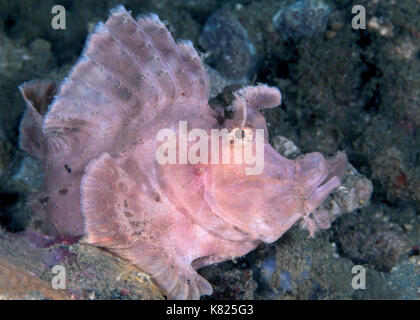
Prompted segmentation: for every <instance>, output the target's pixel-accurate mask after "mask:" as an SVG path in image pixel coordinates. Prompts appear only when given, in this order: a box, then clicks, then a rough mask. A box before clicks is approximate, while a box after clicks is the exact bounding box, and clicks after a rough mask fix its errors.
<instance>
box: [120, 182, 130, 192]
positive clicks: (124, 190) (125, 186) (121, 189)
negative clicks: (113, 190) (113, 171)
mask: <svg viewBox="0 0 420 320" xmlns="http://www.w3.org/2000/svg"><path fill="white" fill-rule="evenodd" d="M118 189H119V190H120V191H121V192H123V193H126V192H127V191H128V190H129V188H128V186H127V184H126V183H125V182H123V181H120V182H119V183H118Z"/></svg>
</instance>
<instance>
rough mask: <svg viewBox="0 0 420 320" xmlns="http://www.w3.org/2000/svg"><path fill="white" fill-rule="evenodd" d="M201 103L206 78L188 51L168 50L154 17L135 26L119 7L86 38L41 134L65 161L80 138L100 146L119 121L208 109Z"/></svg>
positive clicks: (184, 45)
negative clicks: (184, 109)
mask: <svg viewBox="0 0 420 320" xmlns="http://www.w3.org/2000/svg"><path fill="white" fill-rule="evenodd" d="M208 97H209V81H208V77H207V74H206V71H205V69H204V66H203V63H202V61H201V59H200V57H199V55H198V54H197V52H196V51H195V49H194V47H193V46H192V44H191V43H190V42H186V41H183V42H179V43H178V44H177V43H175V41H174V39H173V38H172V36H171V34H170V33H169V31H168V30H167V28H166V27H165V25H164V24H163V23H162V22H161V21H160V20H159V18H158V17H157V15H154V14H152V15H147V16H141V17H139V18H138V19H137V20H135V19H133V17H132V16H131V14H130V13H129V12H128V11H127V10H125V8H124V7H122V6H119V7H117V8H116V9H113V10H112V11H111V15H110V17H109V18H108V20H107V21H106V22H105V23H99V24H98V25H97V27H96V28H95V30H94V32H93V33H92V34H91V35H90V36H89V38H88V40H87V42H86V45H85V49H84V51H83V54H82V57H81V58H80V60H79V61H78V62H77V64H76V65H75V66H74V68H73V69H72V71H71V72H70V74H69V76H68V77H67V78H66V79H65V80H64V81H63V83H62V84H61V86H60V88H59V91H58V94H57V96H56V97H55V99H54V101H53V103H52V104H51V106H50V109H49V112H48V114H47V115H46V117H45V120H44V125H43V130H44V133H45V134H46V137H47V138H48V144H49V147H50V148H52V149H54V150H53V151H54V153H58V154H63V153H64V154H67V153H69V152H71V151H74V150H75V149H77V148H78V146H79V147H80V144H81V143H82V140H87V139H84V136H85V135H89V136H90V137H94V138H93V140H94V141H92V140H90V141H89V144H95V145H104V144H106V143H109V139H110V137H111V138H112V137H115V134H116V131H118V130H121V127H122V126H123V125H124V123H125V122H126V121H127V119H139V118H141V119H143V120H144V121H145V122H150V121H160V120H159V117H158V116H157V115H159V114H165V112H167V108H171V107H177V108H182V105H192V104H194V105H196V106H197V107H199V108H200V107H203V108H208V105H207V101H208ZM180 112H182V110H180ZM207 112H208V110H207ZM82 148H83V146H82ZM105 149H106V148H105Z"/></svg>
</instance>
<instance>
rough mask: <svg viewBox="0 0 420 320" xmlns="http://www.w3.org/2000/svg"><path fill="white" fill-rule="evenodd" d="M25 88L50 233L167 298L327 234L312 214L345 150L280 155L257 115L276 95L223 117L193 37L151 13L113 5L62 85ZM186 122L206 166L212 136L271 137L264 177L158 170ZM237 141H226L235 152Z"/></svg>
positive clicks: (205, 287)
mask: <svg viewBox="0 0 420 320" xmlns="http://www.w3.org/2000/svg"><path fill="white" fill-rule="evenodd" d="M20 90H21V93H22V95H23V97H24V99H25V102H26V104H27V111H26V114H25V116H24V118H23V120H22V123H21V128H20V129H21V136H20V144H21V147H22V148H23V149H24V150H26V151H28V152H29V153H30V154H31V155H33V156H35V157H38V158H40V159H42V161H43V163H44V166H45V188H46V190H45V192H46V195H45V196H46V198H47V199H48V200H47V204H46V218H47V221H48V223H49V225H50V226H51V227H52V229H53V230H54V232H55V233H56V234H58V235H68V236H83V237H84V238H83V239H84V241H85V242H87V243H89V244H92V245H96V246H100V247H103V248H106V249H108V250H109V251H111V252H113V253H115V254H116V255H118V256H120V257H122V258H124V259H127V260H129V261H131V262H132V263H133V264H135V265H137V266H138V267H139V268H141V269H142V270H144V271H145V272H147V273H149V274H150V275H151V276H152V277H153V279H154V280H155V281H156V283H157V285H158V286H159V287H160V289H161V290H162V292H163V293H165V294H166V295H167V296H168V298H172V299H198V298H199V297H200V296H201V295H208V294H211V293H212V287H211V285H210V284H209V283H208V282H207V281H206V280H205V279H204V278H203V277H201V276H200V275H199V274H198V273H197V272H196V270H197V269H198V268H201V267H204V266H207V265H210V264H214V263H218V262H221V261H225V260H229V259H232V258H234V257H238V256H242V255H244V254H246V253H248V252H249V251H251V250H253V249H255V248H256V246H257V245H258V244H259V243H260V241H264V242H267V243H271V242H273V241H276V240H277V239H278V238H279V237H280V236H281V235H282V234H283V233H285V232H286V231H287V230H288V229H289V228H290V227H291V226H292V225H293V224H294V223H295V222H297V221H298V220H300V219H301V218H303V219H304V221H303V225H304V226H305V227H306V228H307V229H308V230H309V232H310V234H311V235H313V234H314V232H315V231H316V230H317V229H319V228H328V227H329V219H328V214H326V212H325V211H323V210H317V207H318V206H319V205H320V204H321V203H322V202H323V201H324V199H325V198H326V197H327V196H328V195H329V194H330V193H331V191H332V190H333V189H335V188H337V187H338V186H340V184H341V177H342V175H343V173H344V171H345V169H346V166H347V159H346V157H345V155H344V154H342V153H338V154H337V155H336V157H335V158H333V159H331V160H326V159H324V157H323V156H322V155H321V154H320V153H310V154H307V155H305V156H304V157H303V158H301V159H298V160H289V159H286V158H284V157H282V156H281V155H280V154H278V153H277V152H276V151H275V150H274V149H273V148H272V147H271V146H270V144H269V143H268V135H267V126H266V122H265V118H264V116H263V115H262V113H261V112H260V111H259V109H264V108H273V107H276V106H277V105H279V104H280V101H281V95H280V92H279V90H278V89H277V88H272V87H268V86H265V85H258V86H249V87H245V88H242V89H241V90H240V91H238V92H237V93H235V100H234V102H233V103H232V106H231V108H232V109H233V110H234V111H235V114H234V117H233V118H231V119H226V120H225V121H220V113H219V114H217V113H216V112H215V111H214V110H213V109H211V108H210V107H209V104H208V100H209V79H208V76H207V73H206V70H205V68H204V66H203V63H202V61H201V59H200V56H199V55H198V54H197V51H196V50H195V49H194V47H193V45H192V44H191V42H189V41H180V42H175V41H174V39H173V38H172V36H171V34H170V33H169V31H168V30H167V28H166V27H165V25H164V24H163V23H162V22H161V21H160V20H159V18H158V17H157V16H156V15H148V16H140V17H139V18H138V19H137V20H135V19H133V17H132V16H131V14H130V13H129V12H127V11H126V10H125V8H124V7H122V6H120V7H117V8H116V9H114V10H112V12H111V15H110V17H109V19H108V20H107V21H106V23H100V24H99V25H98V26H97V27H96V29H95V30H94V32H93V33H92V34H91V35H90V36H89V38H88V40H87V42H86V45H85V49H84V51H83V53H82V56H81V58H80V59H79V61H78V62H77V64H76V65H75V66H74V67H73V69H72V70H71V72H70V74H69V76H68V77H67V78H65V79H64V81H63V82H62V83H61V85H60V86H59V88H58V89H57V90H56V88H55V86H54V84H53V83H52V82H50V81H47V80H43V81H32V82H28V83H25V84H23V85H21V86H20ZM56 91H57V92H56ZM53 96H54V98H53ZM180 121H182V122H183V123H186V124H187V126H188V129H187V130H188V132H191V130H192V129H193V128H200V129H201V131H199V134H196V135H195V138H194V139H193V140H194V141H191V139H190V138H189V139H188V141H187V142H186V144H185V146H184V147H185V148H187V149H188V152H190V151H191V149H192V148H195V149H194V150H195V154H196V155H198V156H199V157H201V156H204V155H205V153H204V151H203V150H202V149H200V150H197V146H196V144H195V139H196V138H197V137H198V138H201V141H200V143H201V144H200V145H201V146H203V144H202V143H203V141H204V142H205V143H204V144H205V145H210V144H211V143H210V130H211V129H222V128H226V130H228V132H229V134H231V133H232V132H235V130H236V132H238V130H239V131H240V132H241V134H240V135H243V134H244V132H249V131H250V130H251V131H252V130H256V129H260V130H264V135H263V136H262V140H261V141H262V148H260V150H257V149H258V148H257V147H255V145H257V144H256V143H255V145H254V144H253V145H254V146H253V147H252V151H253V152H260V153H261V152H262V153H263V156H264V158H263V159H264V160H263V161H264V163H263V164H264V166H263V168H262V170H261V172H259V174H247V173H246V170H245V169H246V168H247V167H249V165H248V164H246V163H230V162H229V163H225V162H222V163H218V164H217V163H216V164H214V163H210V161H208V163H205V162H206V161H201V162H198V163H197V162H196V161H195V162H194V163H193V162H192V161H187V162H183V161H181V160H182V159H181V156H177V155H176V157H178V159H177V160H178V162H177V164H170V163H167V164H161V163H159V162H158V160H157V151H158V149H159V147H160V146H162V143H163V141H166V142H167V141H169V136H168V138H167V140H162V141H159V139H158V138H157V136H158V134H159V132H160V130H161V129H163V128H166V129H170V130H173V132H174V135H175V137H178V136H179V135H180V133H179V132H180V131H179V129H180V124H181V122H180ZM206 133H207V134H206ZM235 134H236V133H235ZM246 135H247V136H248V137H249V134H248V133H247V134H246ZM227 136H228V138H229V137H231V138H232V135H230V136H229V135H227ZM206 139H207V140H206ZM238 140H239V138H238ZM254 140H256V139H255V138H251V142H252V141H254ZM216 145H217V144H216ZM233 145H234V143H232V141H230V143H228V144H227V146H228V150H229V152H228V153H229V154H230V153H232V154H233V153H234V152H233V149H234V147H233ZM220 147H222V145H221V144H220ZM175 149H176V150H175V151H179V150H181V145H180V143H179V144H178V145H176V147H175ZM172 151H173V150H172ZM172 151H171V150H169V149H168V150H167V151H166V153H164V154H163V156H168V153H170V152H172ZM212 152H213V153H214V152H215V151H214V149H211V150H210V152H209V154H208V157H209V158H210V157H212V156H214V154H212ZM168 157H169V156H168ZM201 159H202V158H201ZM214 159H216V160H218V159H219V158H218V156H214ZM184 160H185V159H184Z"/></svg>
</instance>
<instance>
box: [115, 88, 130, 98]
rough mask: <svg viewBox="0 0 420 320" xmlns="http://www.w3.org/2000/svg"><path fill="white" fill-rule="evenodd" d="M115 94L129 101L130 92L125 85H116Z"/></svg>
mask: <svg viewBox="0 0 420 320" xmlns="http://www.w3.org/2000/svg"><path fill="white" fill-rule="evenodd" d="M116 89H117V94H118V96H119V97H120V98H121V100H123V101H129V100H130V98H131V96H132V93H131V91H130V89H128V88H127V87H117V88H116Z"/></svg>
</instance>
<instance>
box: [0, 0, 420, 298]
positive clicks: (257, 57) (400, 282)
mask: <svg viewBox="0 0 420 320" xmlns="http://www.w3.org/2000/svg"><path fill="white" fill-rule="evenodd" d="M297 2H298V1H293V0H286V1H280V0H266V1H252V0H242V1H210V0H208V1H207V0H205V1H185V0H172V1H171V0H162V1H159V2H156V1H151V0H149V1H130V0H126V1H103V2H102V4H101V6H98V5H97V4H95V3H93V2H92V3H90V2H82V1H64V2H63V5H64V6H65V7H66V8H67V29H66V30H64V31H63V30H53V29H52V28H51V24H50V21H51V17H52V15H51V13H50V12H51V7H52V6H53V5H54V4H55V3H53V1H46V0H45V1H40V2H35V1H25V0H21V1H13V2H11V1H0V182H1V183H0V230H1V231H0V268H3V269H2V270H9V271H8V272H6V271H5V272H3V273H1V274H0V284H1V283H3V282H4V281H5V279H4V277H6V274H7V275H8V276H7V277H8V278H12V277H14V278H16V282H17V283H19V281H23V282H24V283H28V285H27V286H26V287H25V286H24V288H27V290H26V291H25V290H23V291H14V289H12V288H9V289H7V290H0V298H34V299H38V298H66V297H68V298H84V299H89V298H90V299H110V298H115V299H117V298H127V299H141V298H143V299H151V298H155V299H158V298H161V295H160V294H159V293H158V292H157V291H156V287H154V285H153V284H152V283H151V282H150V279H149V278H148V277H147V275H145V274H143V273H141V271H140V270H138V269H135V268H133V267H132V266H130V265H128V264H126V263H125V262H124V261H122V260H120V259H117V258H115V257H113V256H111V255H109V254H107V253H105V252H103V251H102V250H99V249H97V248H92V247H90V246H88V245H86V244H83V243H76V242H75V240H76V239H51V238H49V237H47V236H44V235H43V234H42V233H43V232H45V231H46V230H45V226H44V225H43V223H42V217H38V216H35V215H33V214H32V213H31V212H30V210H29V209H28V206H27V204H28V203H29V204H31V205H33V203H31V202H32V201H33V199H32V198H31V194H33V193H34V192H37V191H41V190H42V179H43V176H42V175H43V174H42V170H41V168H40V164H39V163H38V162H37V161H36V160H35V159H33V158H31V157H30V156H28V155H27V154H26V153H24V152H22V151H21V150H19V148H18V146H17V141H18V126H19V122H20V118H21V116H22V113H23V111H24V108H25V106H24V103H23V101H22V99H21V97H20V95H19V92H18V90H17V86H18V85H19V84H20V83H22V82H24V81H27V80H30V79H34V78H50V79H53V80H56V81H60V80H61V79H62V78H63V77H64V76H65V75H66V74H67V72H68V70H69V68H70V67H71V66H72V65H73V64H74V62H75V61H76V59H77V57H78V56H79V54H80V51H81V49H82V46H83V43H84V41H85V39H86V35H87V34H88V32H89V31H91V30H92V26H94V25H95V24H96V22H98V21H100V20H104V19H105V18H106V17H107V16H108V10H109V9H110V8H112V7H114V6H115V5H117V4H119V3H121V4H123V5H125V6H126V7H127V8H128V9H131V10H133V13H134V14H138V13H147V12H155V13H157V14H159V16H160V17H161V18H162V19H165V20H167V23H168V25H169V26H170V31H171V32H172V34H173V35H174V37H175V38H178V39H179V38H184V39H190V40H191V41H193V43H194V45H195V47H196V48H198V49H199V50H201V51H202V52H203V58H204V61H205V62H206V63H207V64H208V68H209V69H210V72H209V73H210V76H211V85H212V95H211V97H212V100H211V105H212V106H215V107H216V106H221V107H225V106H227V105H229V104H230V102H231V101H232V92H234V91H235V90H237V89H238V88H240V87H241V86H242V85H244V84H253V83H258V82H264V83H268V84H269V85H273V86H277V87H279V88H280V90H281V91H282V95H283V104H282V106H281V107H279V108H277V109H273V110H267V111H265V116H266V118H267V121H268V124H269V130H270V136H271V141H270V142H271V143H272V144H273V146H274V147H275V148H276V149H277V150H278V151H279V152H280V153H282V154H283V155H286V156H287V157H292V158H295V157H298V156H299V155H300V154H301V153H306V152H312V151H320V152H322V153H323V154H324V155H326V156H331V155H333V154H334V153H335V151H336V150H342V151H344V152H345V153H346V154H347V156H348V158H349V162H350V163H351V164H352V166H353V167H352V168H351V169H350V170H349V171H348V172H347V175H346V178H345V183H344V186H343V188H340V189H338V190H337V191H336V192H335V193H334V194H333V195H332V196H331V197H330V198H329V199H328V200H327V201H326V203H324V207H325V208H326V209H327V210H328V212H329V214H330V215H332V216H333V217H334V218H335V221H334V222H333V225H332V228H330V229H329V230H325V231H322V232H319V233H317V235H316V237H315V238H314V239H309V238H308V234H307V231H304V230H301V229H300V228H299V226H295V227H293V228H292V229H291V230H289V231H288V232H287V233H286V234H285V235H284V236H283V237H281V238H280V239H279V240H278V241H277V242H275V243H273V244H271V245H261V246H260V247H258V248H257V249H256V250H255V251H253V252H251V253H250V254H248V255H246V256H245V257H242V258H239V259H237V260H235V261H230V262H225V263H221V264H218V265H213V266H210V267H207V268H204V269H202V270H201V271H200V273H202V274H203V275H204V276H205V278H206V279H208V280H209V282H211V283H212V284H213V287H214V289H215V292H214V294H213V296H211V297H207V299H334V298H335V299H337V298H342V299H348V298H352V299H366V298H395V299H418V298H419V291H418V290H419V289H418V288H419V287H420V259H419V245H420V223H419V222H420V221H419V220H420V216H419V210H420V155H419V150H420V135H419V126H420V50H419V49H420V20H419V19H418V17H419V16H420V3H419V2H418V1H412V0H403V1H394V2H391V1H389V2H388V1H373V0H361V1H358V2H357V4H361V5H363V6H365V8H366V13H367V19H366V20H367V28H366V30H353V29H352V28H351V19H352V14H351V8H352V6H353V5H354V4H355V3H353V1H348V0H341V1H340V0H336V1H332V0H331V1H322V3H323V5H325V6H328V10H327V13H328V15H327V16H328V22H327V24H326V29H325V28H324V27H322V28H320V29H319V28H318V29H316V30H317V32H313V28H312V29H311V28H310V29H308V32H307V34H305V25H304V24H302V25H299V24H297V25H294V26H293V28H290V29H286V30H289V31H287V32H286V34H284V32H282V29H281V28H278V27H277V25H278V24H275V23H274V24H273V18H274V17H275V16H276V14H277V13H278V12H281V11H283V12H284V11H285V10H286V11H287V10H290V8H295V9H296V10H298V9H299V8H306V7H307V6H304V5H302V4H300V5H294V6H293V4H296V3H297ZM300 2H302V1H300ZM303 2H304V1H303ZM287 8H289V9H287ZM218 12H219V13H220V14H223V16H224V17H229V21H234V22H232V23H230V24H229V23H227V24H223V28H229V27H232V26H233V28H234V30H231V32H232V34H234V33H235V32H238V31H235V30H241V31H240V32H239V34H240V36H238V37H237V38H236V40H235V41H237V42H238V44H237V45H236V46H235V47H234V49H237V50H233V49H232V47H229V46H226V44H225V46H223V45H222V43H224V42H226V37H225V34H226V31H223V30H222V31H220V30H217V29H216V30H211V31H212V35H216V38H214V37H213V38H212V41H211V45H212V46H217V45H218V41H220V43H219V46H220V48H219V50H210V49H208V47H206V46H205V45H204V46H201V45H203V44H204V43H202V44H201V45H200V41H199V39H200V38H204V37H205V34H204V35H203V33H204V32H206V30H205V29H204V26H205V25H206V22H207V21H208V19H209V18H210V17H212V15H214V14H217V13H218ZM305 14H306V13H305V12H303V11H302V12H299V15H298V16H299V17H300V19H301V18H302V16H304V15H305ZM309 14H310V13H309ZM213 17H214V16H213ZM213 19H214V18H213ZM216 20H217V19H216ZM304 21H305V23H306V21H307V20H305V19H304ZM295 22H296V21H295ZM282 23H283V24H284V23H286V22H285V21H282ZM296 23H297V22H296ZM238 24H239V25H240V27H239V25H238ZM209 25H210V26H214V28H217V26H218V24H217V23H213V24H211V23H210V24H209ZM235 28H236V29H235ZM324 29H325V30H324ZM290 30H298V33H299V34H298V36H297V37H294V35H295V34H296V32H292V31H290ZM319 30H320V31H319ZM244 32H245V33H244ZM243 34H246V36H242V35H243ZM217 35H221V36H220V37H221V38H220V39H219V38H217ZM249 48H252V49H253V50H255V52H254V51H252V52H251V51H249ZM224 50H225V51H224ZM226 50H228V51H226ZM214 52H216V53H217V55H215V54H214ZM251 53H252V54H251ZM223 54H225V55H228V59H226V56H222V57H220V56H218V55H223ZM217 59H220V60H217ZM223 59H225V60H223ZM229 59H230V60H232V61H235V63H234V64H233V65H232V66H231V67H232V68H238V70H236V72H233V73H232V74H235V75H240V77H239V76H235V77H232V78H230V79H229V78H228V77H226V74H225V75H224V74H223V73H222V74H221V73H220V72H218V71H217V68H218V65H219V66H220V65H222V66H223V65H224V64H225V63H226V61H229ZM241 59H245V60H244V61H241ZM218 62H219V64H218ZM220 62H223V63H221V64H220ZM219 68H220V67H219ZM243 68H249V69H247V70H244V69H243ZM223 72H226V70H225V67H224V69H223ZM239 78H240V79H239ZM372 186H373V194H372V197H371V199H370V200H369V198H370V192H371V191H372ZM57 263H58V264H63V265H65V266H66V269H68V270H69V272H68V291H67V292H59V293H57V292H51V291H48V288H47V289H46V288H44V287H43V286H42V285H39V290H38V292H36V291H34V290H33V286H34V284H33V283H35V286H37V285H38V282H37V281H44V282H43V283H47V284H49V283H50V281H51V279H52V277H53V276H54V275H53V274H52V273H51V268H52V266H53V265H55V264H57ZM357 264H361V265H363V266H365V267H366V270H367V283H366V289H365V290H354V289H353V288H352V286H351V281H352V277H353V276H354V275H353V274H352V267H353V266H354V265H357ZM13 266H18V267H19V268H20V269H16V268H13ZM10 270H15V271H13V272H12V271H10ZM2 277H3V278H2ZM28 279H29V280H28ZM2 281H3V282H2ZM0 287H1V288H5V287H4V286H1V285H0Z"/></svg>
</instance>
